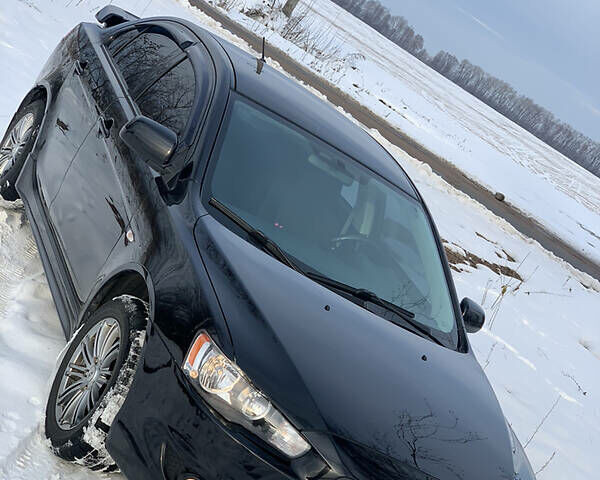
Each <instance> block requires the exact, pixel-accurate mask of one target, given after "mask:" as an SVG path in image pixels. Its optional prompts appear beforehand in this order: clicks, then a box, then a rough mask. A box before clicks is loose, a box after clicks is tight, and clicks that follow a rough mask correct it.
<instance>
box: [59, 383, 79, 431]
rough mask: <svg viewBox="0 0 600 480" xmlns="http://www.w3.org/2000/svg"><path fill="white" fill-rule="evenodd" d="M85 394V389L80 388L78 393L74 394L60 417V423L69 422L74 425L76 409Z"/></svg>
mask: <svg viewBox="0 0 600 480" xmlns="http://www.w3.org/2000/svg"><path fill="white" fill-rule="evenodd" d="M82 395H83V390H78V391H77V395H74V396H73V397H72V398H71V399H70V400H69V402H68V403H67V404H66V405H65V407H64V408H63V410H62V412H61V414H60V417H59V418H58V423H59V424H63V425H64V424H67V425H73V424H74V420H75V413H76V409H77V407H78V405H79V400H81V396H82ZM67 417H70V420H69V421H68V423H67Z"/></svg>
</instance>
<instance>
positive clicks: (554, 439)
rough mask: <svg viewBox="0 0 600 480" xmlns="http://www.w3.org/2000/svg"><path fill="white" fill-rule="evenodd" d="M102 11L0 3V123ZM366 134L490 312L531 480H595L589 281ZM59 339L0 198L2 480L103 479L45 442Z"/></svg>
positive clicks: (488, 343) (167, 5) (593, 302)
mask: <svg viewBox="0 0 600 480" xmlns="http://www.w3.org/2000/svg"><path fill="white" fill-rule="evenodd" d="M118 3H119V4H120V5H121V6H123V7H124V8H127V9H129V10H130V11H132V12H133V13H137V14H141V13H142V12H143V11H144V9H145V10H146V11H145V15H147V16H150V15H154V14H165V13H166V14H172V15H177V16H183V17H187V18H190V19H192V20H195V21H196V22H199V23H202V24H203V25H205V26H207V27H208V28H210V29H211V30H213V31H215V32H216V33H218V34H219V35H222V36H225V37H226V38H228V39H229V40H230V41H233V42H235V43H237V44H238V45H240V46H242V47H243V48H246V49H248V47H247V46H245V45H244V44H243V43H241V42H240V41H239V40H236V39H235V38H233V37H232V36H231V35H229V34H228V33H227V32H226V31H224V30H223V29H221V28H220V27H219V25H217V24H216V23H215V22H214V21H212V20H211V19H209V18H208V17H206V16H205V15H203V14H201V13H199V12H198V11H196V10H195V9H192V8H188V7H186V6H185V5H186V4H185V2H184V0H121V1H120V2H118ZM102 5H103V4H102V3H101V0H82V1H79V0H3V1H2V4H1V6H0V60H1V64H2V65H3V68H4V75H2V76H0V92H1V93H2V95H0V129H3V128H4V127H5V126H6V123H7V122H8V121H9V120H10V116H11V115H12V113H13V111H14V109H15V108H16V107H17V105H18V103H19V102H20V99H21V97H22V96H23V95H24V94H25V93H26V91H27V90H28V88H29V86H30V85H31V83H32V82H33V80H34V79H35V77H36V76H37V73H38V71H39V69H40V68H41V65H42V64H43V62H44V61H45V59H46V57H47V56H48V54H49V53H50V51H51V49H52V48H53V46H54V45H55V44H56V42H58V40H59V39H60V38H61V37H62V36H63V35H64V33H66V32H67V31H68V30H69V29H70V28H71V27H73V26H74V25H75V24H76V23H77V22H79V21H82V20H89V21H91V20H92V17H93V13H95V11H97V9H98V8H99V7H101V6H102ZM396 83H398V81H397V80H395V81H394V83H392V84H391V85H395V84H396ZM415 95H416V94H415ZM415 101H416V100H415ZM409 111H410V112H411V115H417V113H416V112H418V111H419V110H413V107H412V106H411V110H409ZM480 127H481V128H483V126H480ZM372 133H373V134H374V136H375V137H376V138H378V140H380V141H381V142H382V144H384V146H385V147H386V148H388V149H389V150H390V151H391V152H392V153H393V154H394V156H395V157H396V158H397V159H398V161H399V162H400V163H401V164H402V166H403V167H404V168H406V169H407V171H408V172H409V174H410V175H411V177H412V178H413V179H414V180H415V182H416V183H417V186H418V188H419V189H420V191H421V192H422V193H423V195H424V197H425V199H426V201H427V203H428V205H429V207H430V209H431V211H432V214H433V216H434V218H435V219H436V222H437V225H438V227H439V230H440V233H441V235H442V237H443V238H444V240H445V242H446V245H447V246H448V248H449V249H450V250H451V251H452V252H454V253H455V255H456V256H455V257H453V258H455V261H456V262H457V264H456V265H455V266H454V268H455V269H456V270H455V271H454V277H455V281H456V285H457V289H458V293H459V296H460V297H462V296H469V297H471V298H473V299H474V300H476V301H479V302H481V303H482V304H483V305H484V307H485V309H486V311H487V314H488V322H487V325H486V327H485V329H484V330H483V331H482V332H480V333H478V334H476V335H473V336H472V337H471V340H472V343H473V346H474V349H475V352H476V355H477V357H478V359H479V361H480V363H481V365H482V366H483V367H484V368H485V371H486V374H487V375H488V377H489V379H490V381H491V383H492V385H493V387H494V390H495V391H496V394H497V396H498V398H499V400H500V403H501V404H502V407H503V409H504V412H505V414H506V415H507V418H508V419H509V421H510V423H511V424H512V425H513V428H514V429H515V431H516V433H517V435H518V436H519V438H520V439H521V441H522V443H523V444H525V445H526V451H527V454H528V455H529V458H530V459H531V462H532V464H533V467H534V470H536V471H539V470H540V469H541V471H540V473H539V474H538V478H539V479H555V480H562V479H565V478H570V479H572V480H579V479H582V480H583V479H585V480H595V479H596V478H598V475H597V472H598V471H600V457H599V456H598V455H597V453H596V452H597V451H598V449H599V448H600V401H599V396H600V376H599V375H598V374H597V372H598V370H599V368H600V322H598V313H597V312H598V311H600V293H599V292H600V288H598V285H597V283H594V282H593V281H592V279H590V277H588V276H586V275H583V274H581V273H579V272H577V271H576V270H574V269H573V268H572V267H570V266H569V265H568V264H566V263H565V262H563V261H562V260H560V259H557V258H556V257H554V256H553V255H552V254H550V253H548V252H547V251H545V250H544V249H542V248H541V247H540V246H539V245H538V244H537V243H536V242H534V241H532V240H530V239H527V238H524V237H523V236H522V235H521V234H519V233H518V232H516V231H515V230H514V229H513V228H512V227H511V226H510V225H508V224H507V223H506V222H504V221H503V220H501V219H499V218H497V217H495V216H494V215H492V214H491V213H490V212H489V211H487V210H486V209H484V208H483V207H482V206H481V205H479V204H477V203H476V202H474V201H473V200H471V199H470V198H468V197H466V196H465V195H463V194H462V193H460V192H458V191H456V190H455V189H453V188H452V187H451V186H449V185H448V184H446V183H445V182H443V181H442V180H441V179H440V178H439V177H437V176H436V175H434V174H432V173H431V171H430V169H429V168H428V167H427V166H426V165H423V164H420V163H419V162H417V161H415V160H414V159H412V158H410V157H408V156H407V155H406V154H405V153H404V152H402V151H400V150H399V149H397V148H395V147H394V146H393V145H390V144H389V143H387V142H385V141H384V140H383V139H381V138H380V137H379V135H378V134H377V132H372ZM471 141H475V140H474V139H473V138H472V137H468V138H466V139H465V149H467V150H468V149H470V148H472V147H470V142H471ZM473 148H475V147H473ZM501 161H502V160H501V159H497V162H501ZM592 187H593V185H592V186H590V188H592ZM540 188H542V187H540ZM593 188H596V190H594V192H595V193H593V195H596V196H599V195H600V190H599V189H598V188H597V187H593ZM591 196H592V193H590V197H591ZM581 211H583V210H579V209H577V210H575V211H573V212H571V213H572V215H574V219H575V221H581V222H583V223H584V225H585V224H586V223H585V221H586V220H585V218H583V219H580V218H579V217H578V216H577V215H578V214H579V213H580V212H581ZM556 214H557V212H554V211H552V210H548V211H546V217H545V220H546V221H547V222H550V223H552V222H553V221H554V218H555V215H556ZM557 222H558V220H557ZM596 225H597V224H596ZM575 232H576V231H575ZM577 235H579V233H577ZM461 258H465V262H469V261H470V262H471V263H473V264H477V263H483V262H486V263H488V264H489V265H491V267H492V268H494V269H495V270H498V267H503V271H504V272H505V274H502V275H501V274H497V273H494V272H493V271H492V270H490V268H488V267H485V266H483V265H479V266H467V265H464V264H460V263H458V262H460V259H461ZM459 270H460V271H459ZM514 272H516V273H514ZM508 273H511V274H512V275H515V276H519V277H521V278H522V279H523V281H520V280H517V279H516V278H513V277H510V276H508V275H507V274H508ZM584 285H587V287H586V286H584ZM64 343H65V342H64V338H63V335H62V331H61V328H60V326H59V323H58V318H57V316H56V313H55V309H54V305H53V303H52V300H51V297H50V293H49V290H48V287H47V284H46V282H45V278H44V275H43V272H42V268H41V264H40V261H39V259H38V256H37V252H36V248H35V246H34V242H33V239H32V236H31V231H30V228H29V226H28V223H27V221H26V219H25V217H24V214H23V211H22V207H20V206H19V205H18V204H16V205H10V204H6V203H0V479H2V480H5V479H6V480H8V479H10V480H12V479H29V478H43V479H52V480H60V479H76V480H93V479H98V478H99V476H98V475H96V474H94V473H91V472H88V471H86V470H84V469H82V468H79V467H75V466H71V465H68V464H66V463H64V462H62V461H60V460H58V459H56V458H55V457H54V456H53V455H52V454H51V452H50V451H49V449H48V448H47V445H46V444H45V441H44V440H43V439H44V437H43V433H42V432H41V427H40V426H41V425H43V411H44V407H45V399H46V395H47V392H48V382H49V381H50V377H51V374H52V373H51V372H52V369H53V365H54V359H55V358H56V357H57V356H58V354H59V352H60V350H61V349H62V348H63V346H64ZM544 465H545V466H544ZM114 478H119V479H120V478H122V477H118V476H115V477H114Z"/></svg>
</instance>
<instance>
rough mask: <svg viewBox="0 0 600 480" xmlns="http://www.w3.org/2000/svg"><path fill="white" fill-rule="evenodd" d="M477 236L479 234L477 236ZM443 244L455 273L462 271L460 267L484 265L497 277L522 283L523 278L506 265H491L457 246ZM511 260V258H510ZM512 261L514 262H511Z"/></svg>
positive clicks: (447, 243) (448, 243) (449, 243)
mask: <svg viewBox="0 0 600 480" xmlns="http://www.w3.org/2000/svg"><path fill="white" fill-rule="evenodd" d="M478 235H479V234H478ZM442 242H443V243H444V248H445V250H446V256H447V257H448V262H449V263H450V268H451V269H452V270H454V271H456V272H462V271H463V269H462V268H461V265H468V266H470V267H474V268H477V266H478V265H484V266H486V267H488V268H489V269H490V270H491V271H492V272H495V273H497V274H498V275H504V276H506V277H512V278H514V279H516V280H519V281H521V282H522V281H523V277H521V275H520V274H519V272H517V271H516V270H515V269H513V268H510V267H508V266H506V265H499V264H497V263H492V262H490V261H488V260H486V259H484V258H481V257H480V256H478V255H475V254H474V253H471V252H468V251H466V250H464V249H462V248H461V247H459V246H458V245H455V244H453V243H451V242H448V241H446V240H444V239H442ZM505 253H506V252H505ZM511 258H512V257H511ZM512 261H514V260H512Z"/></svg>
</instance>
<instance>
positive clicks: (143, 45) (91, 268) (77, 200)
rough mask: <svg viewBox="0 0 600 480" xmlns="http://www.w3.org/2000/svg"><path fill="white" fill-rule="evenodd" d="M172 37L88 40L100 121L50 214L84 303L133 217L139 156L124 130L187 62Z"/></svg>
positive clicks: (143, 34)
mask: <svg viewBox="0 0 600 480" xmlns="http://www.w3.org/2000/svg"><path fill="white" fill-rule="evenodd" d="M167 33H168V32H166V31H164V30H161V29H158V30H157V29H156V28H155V27H152V26H143V27H135V28H134V29H128V30H126V31H124V32H122V33H121V34H117V35H114V36H113V37H112V38H110V39H109V40H108V41H107V42H106V44H103V43H102V42H100V43H95V42H94V41H93V40H92V41H89V42H88V43H87V44H86V42H85V39H82V40H81V41H80V48H81V51H82V57H83V56H85V55H86V51H87V52H89V55H88V56H87V57H86V62H87V64H86V69H87V71H88V73H87V77H86V78H87V79H88V84H87V90H88V92H89V95H90V97H91V98H92V104H93V109H94V111H95V112H96V117H97V118H96V122H95V124H94V125H93V127H92V129H91V131H90V133H89V134H88V135H87V137H86V138H85V139H84V141H83V143H82V144H81V146H80V147H79V149H78V151H77V153H76V155H75V157H74V159H73V162H72V165H71V166H70V168H69V169H68V171H67V173H66V175H65V179H64V182H63V183H62V185H61V187H60V190H59V192H58V194H57V196H56V199H55V200H54V202H53V203H52V205H51V208H50V210H51V215H52V216H53V223H54V224H55V225H57V226H58V227H57V229H56V230H57V237H58V239H59V244H60V245H61V248H62V251H63V255H64V257H65V259H66V263H67V266H68V268H69V270H70V273H71V276H72V278H73V284H74V286H75V288H76V290H77V294H78V296H79V297H80V299H81V300H84V299H86V298H87V296H88V295H89V293H90V292H91V291H92V290H93V288H94V284H95V282H96V281H97V279H98V274H99V272H100V270H101V269H102V267H103V265H104V263H105V261H106V259H107V258H108V256H109V254H110V252H111V251H112V249H113V247H114V246H115V244H116V243H117V242H118V241H119V239H120V238H121V237H122V236H123V234H124V233H125V232H126V229H127V228H128V225H129V222H130V219H131V208H132V207H131V199H128V186H129V185H128V184H129V182H130V181H131V178H130V177H131V175H132V172H131V165H129V164H128V163H129V162H130V161H131V157H130V155H129V153H128V152H127V150H125V149H124V147H123V145H122V142H121V140H120V138H119V131H120V129H121V127H122V126H123V125H124V124H125V123H126V122H127V121H128V120H130V119H131V118H133V116H134V115H136V114H138V113H139V111H140V109H139V108H138V107H137V105H136V102H135V99H136V98H138V97H139V96H140V94H141V93H143V92H145V91H148V90H149V89H150V88H151V87H152V85H153V84H154V83H156V81H158V80H159V79H160V77H161V76H162V75H163V74H165V73H166V72H168V71H169V70H170V69H171V68H172V67H173V65H174V64H176V62H178V61H181V60H182V59H183V58H184V57H185V55H184V53H183V51H182V50H181V49H180V48H179V46H178V44H177V43H176V42H175V41H174V40H173V39H172V38H169V36H168V35H167ZM86 49H87V50H86ZM113 76H114V78H112V77H113Z"/></svg>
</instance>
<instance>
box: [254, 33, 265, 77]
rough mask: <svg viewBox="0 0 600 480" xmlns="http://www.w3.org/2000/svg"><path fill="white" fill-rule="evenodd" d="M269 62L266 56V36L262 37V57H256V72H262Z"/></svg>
mask: <svg viewBox="0 0 600 480" xmlns="http://www.w3.org/2000/svg"><path fill="white" fill-rule="evenodd" d="M265 63H267V59H266V58H265V37H263V38H262V57H261V58H257V59H256V73H257V74H259V75H260V74H261V73H262V69H263V67H264V66H265Z"/></svg>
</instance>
